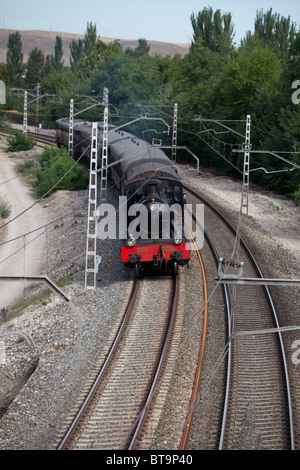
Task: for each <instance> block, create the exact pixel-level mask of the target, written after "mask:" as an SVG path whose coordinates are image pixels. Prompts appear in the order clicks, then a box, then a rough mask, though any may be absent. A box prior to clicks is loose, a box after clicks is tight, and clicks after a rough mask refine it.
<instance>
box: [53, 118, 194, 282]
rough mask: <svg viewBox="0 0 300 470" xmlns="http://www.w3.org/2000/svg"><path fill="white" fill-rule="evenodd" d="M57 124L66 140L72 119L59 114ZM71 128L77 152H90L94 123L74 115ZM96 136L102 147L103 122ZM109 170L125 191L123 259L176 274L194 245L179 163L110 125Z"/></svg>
mask: <svg viewBox="0 0 300 470" xmlns="http://www.w3.org/2000/svg"><path fill="white" fill-rule="evenodd" d="M56 129H57V143H58V144H59V145H65V146H67V145H68V139H69V119H67V118H63V119H59V120H58V121H57V122H56ZM73 129H74V131H73V135H74V137H73V139H74V140H73V148H74V156H80V155H82V154H83V153H84V154H85V158H87V157H88V156H89V148H90V145H91V132H92V124H91V123H90V122H87V121H84V120H75V121H74V127H73ZM98 140H99V146H100V149H101V146H102V141H103V123H100V122H99V123H98ZM99 154H100V155H101V151H100V152H98V155H99ZM98 168H99V166H98ZM107 174H108V178H109V179H110V180H112V181H113V182H114V184H115V185H116V186H117V187H118V189H119V192H120V195H123V196H126V197H127V208H128V230H129V231H128V233H127V237H126V240H125V241H124V246H123V247H122V249H121V257H122V261H123V262H124V263H125V265H126V266H128V267H130V268H134V269H135V271H136V274H137V275H139V273H140V270H141V269H144V268H145V267H146V266H152V267H155V268H156V269H158V270H160V271H163V272H172V273H173V274H175V275H176V274H177V272H178V265H185V264H187V263H188V261H189V258H190V245H189V243H187V242H186V239H185V236H184V229H183V227H184V200H183V190H182V185H181V182H180V179H179V177H178V173H177V168H176V165H174V163H173V162H172V161H171V160H170V159H169V158H168V157H167V155H166V154H165V153H164V152H163V151H162V149H160V148H159V147H156V146H153V145H151V144H149V143H148V142H146V141H145V140H142V139H140V138H138V137H135V136H134V135H132V134H130V133H128V132H125V131H123V130H122V129H118V128H117V127H116V126H112V125H110V126H109V128H108V173H107ZM142 212H143V215H144V218H143V221H144V222H145V223H143V224H142V223H141V214H142ZM137 214H138V216H137ZM145 214H146V216H145ZM145 217H146V218H145Z"/></svg>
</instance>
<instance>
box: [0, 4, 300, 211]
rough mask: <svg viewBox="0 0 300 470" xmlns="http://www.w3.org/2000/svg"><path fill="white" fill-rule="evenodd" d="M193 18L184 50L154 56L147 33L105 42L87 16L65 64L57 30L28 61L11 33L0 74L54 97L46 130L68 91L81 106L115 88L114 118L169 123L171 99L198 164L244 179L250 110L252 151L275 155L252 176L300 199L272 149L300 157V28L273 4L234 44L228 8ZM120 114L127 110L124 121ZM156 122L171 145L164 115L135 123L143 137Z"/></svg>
mask: <svg viewBox="0 0 300 470" xmlns="http://www.w3.org/2000/svg"><path fill="white" fill-rule="evenodd" d="M190 19H191V25H192V28H193V39H192V43H191V47H190V50H189V53H188V54H187V55H186V56H185V57H180V56H175V57H169V56H168V57H161V56H158V55H155V56H151V55H150V53H149V52H150V51H149V46H148V44H147V41H146V40H145V39H139V44H138V47H137V48H136V49H134V50H132V49H126V50H125V51H124V50H122V48H121V45H120V43H119V42H118V41H116V42H114V43H111V44H109V45H107V44H105V43H104V42H103V41H101V39H100V38H99V36H98V34H97V30H96V25H93V24H92V23H88V24H87V29H86V32H85V36H84V38H83V39H80V40H78V41H73V42H72V44H71V47H70V52H71V59H70V64H64V63H63V60H62V52H63V50H62V41H61V38H60V37H59V36H58V37H57V38H56V44H55V49H54V54H53V55H51V56H47V57H46V58H44V57H43V54H42V53H41V51H39V50H38V49H37V48H36V49H34V50H33V51H32V53H31V54H30V57H29V60H28V63H27V64H23V63H22V60H23V56H22V51H21V45H22V42H21V37H20V35H19V34H18V33H15V34H12V35H11V36H10V39H9V44H8V55H7V64H0V79H2V80H6V81H7V82H8V83H9V84H10V85H11V86H12V87H16V86H23V87H27V88H29V89H31V90H32V89H34V88H35V87H36V85H37V82H39V83H40V84H41V87H42V90H43V93H48V94H51V95H55V97H51V99H48V100H46V101H45V102H44V103H43V104H41V114H40V115H41V119H42V121H43V126H44V127H45V126H47V125H48V126H53V124H54V122H55V120H56V119H57V118H58V117H62V116H66V115H68V113H69V102H70V99H71V98H74V99H75V97H76V106H77V107H78V108H79V106H81V109H83V108H86V107H88V106H89V105H90V103H91V100H89V101H86V96H90V97H93V98H94V99H96V100H98V101H102V97H103V89H104V87H107V88H108V90H109V101H110V103H112V104H113V105H114V106H115V107H116V108H118V111H119V113H118V116H120V117H119V118H118V120H116V122H114V123H116V124H123V123H125V122H128V121H130V120H131V119H128V116H130V117H131V116H132V115H134V116H138V115H140V113H141V112H148V113H149V114H150V116H151V117H154V116H155V117H158V116H160V117H164V118H165V120H169V124H170V125H172V114H173V110H172V106H173V105H174V103H178V110H179V115H178V143H179V144H180V145H182V146H187V147H189V148H190V150H191V151H192V152H194V153H195V154H196V155H197V156H199V157H200V160H201V162H200V163H201V166H202V167H203V166H214V167H217V169H218V170H219V172H222V173H226V174H229V175H231V176H234V177H239V178H240V174H239V173H238V172H237V171H236V169H235V168H238V169H239V170H240V171H242V164H243V155H242V154H241V153H234V152H233V151H232V150H233V148H236V144H239V145H241V144H242V143H243V141H244V137H243V136H244V135H245V119H246V116H247V115H248V114H250V115H251V143H252V147H253V149H255V150H261V151H265V152H268V151H272V152H273V154H270V153H260V154H259V153H253V154H251V169H256V168H265V169H266V170H267V172H265V171H263V170H257V171H253V172H251V180H252V181H255V182H257V183H259V184H261V185H264V186H266V187H268V188H270V189H275V190H277V191H280V192H281V193H282V194H284V195H286V196H288V197H290V198H292V199H293V200H294V202H295V204H299V199H300V196H299V192H300V189H299V188H300V176H299V170H298V169H295V170H294V171H286V170H291V169H292V167H291V165H290V164H288V163H287V162H285V161H283V160H281V159H279V158H277V157H275V156H274V153H277V154H278V152H286V153H280V155H282V156H285V158H287V159H288V160H289V161H290V162H294V163H296V164H298V165H299V164H300V158H299V153H298V152H299V151H300V149H299V144H300V105H297V104H295V103H294V102H293V101H292V93H293V91H295V90H293V89H292V83H293V82H294V81H297V80H300V32H299V30H298V29H297V27H296V25H295V23H294V22H293V21H292V19H291V18H290V17H288V18H285V17H283V16H281V15H279V14H277V13H274V12H273V10H272V9H269V10H268V11H267V12H264V11H263V10H261V11H258V12H257V14H256V18H254V32H253V33H251V32H246V34H245V37H244V38H243V39H242V41H241V44H240V45H239V47H237V46H236V44H235V43H234V24H233V20H234V18H232V15H231V13H230V12H227V13H221V11H220V10H216V11H213V10H212V8H203V9H202V11H199V12H194V13H191V15H190ZM298 88H299V89H300V87H298ZM81 97H82V98H81ZM80 100H82V101H80ZM84 100H85V101H84ZM137 103H142V104H143V107H138V106H137ZM146 105H147V106H151V107H148V108H147V107H144V106H146ZM6 106H7V109H18V110H19V111H21V112H22V106H23V100H22V96H21V97H18V96H14V95H13V94H9V95H8V99H7V105H6ZM154 109H155V110H157V109H158V110H161V114H159V115H158V114H157V113H156V114H154ZM30 112H31V113H32V114H33V115H35V104H31V105H29V113H30ZM101 113H102V111H100V109H99V107H96V108H92V109H91V110H90V111H88V112H87V113H85V115H84V117H85V118H86V119H89V120H91V121H92V120H100V119H101V117H100V118H99V115H100V116H101ZM122 115H124V116H127V117H124V118H123V119H122V117H121V116H122ZM167 115H169V117H168V116H167ZM195 115H196V118H195ZM200 116H201V117H200ZM111 119H112V120H113V118H111ZM205 119H206V120H207V119H208V120H209V123H208V124H207V123H206V121H205ZM224 120H231V121H233V122H230V123H229V124H228V127H230V128H231V129H234V130H235V132H237V134H236V133H233V132H229V129H227V128H226V127H225V128H224V126H222V125H220V124H219V123H220V122H223V121H224ZM206 124H207V125H206ZM154 126H155V130H156V132H157V133H158V135H157V137H158V138H161V139H163V141H164V143H165V144H166V145H170V144H171V136H167V134H166V133H165V126H164V125H163V124H159V122H158V121H156V122H155V124H153V122H151V123H150V124H149V122H145V121H140V122H138V123H137V124H135V126H134V127H131V129H132V130H133V131H134V132H137V133H140V134H141V133H142V131H145V130H147V129H149V128H153V127H154ZM141 135H142V134H141ZM144 135H145V136H147V135H149V136H150V134H149V133H147V134H144ZM155 136H156V135H155ZM212 148H213V149H215V151H214V150H212ZM217 152H218V153H217ZM221 156H222V157H223V158H221ZM179 158H182V159H183V160H184V161H189V162H191V161H190V160H188V158H189V157H188V156H187V155H186V156H184V155H181V154H180V156H179ZM66 162H69V163H68V165H67V163H66ZM58 167H60V168H61V171H66V169H68V168H69V167H70V160H68V159H67V156H65V158H61V159H59V160H58V161H57V162H56V160H55V163H54V164H53V165H52V164H50V162H49V164H48V163H47V164H46V165H45V169H44V168H43V170H41V173H40V174H39V183H38V186H39V188H40V189H39V192H40V193H41V192H44V191H46V190H47V189H46V188H49V185H47V184H46V183H47V180H48V181H49V182H50V183H49V184H50V187H51V185H53V184H54V183H56V182H57V179H56V180H55V178H58V177H59V175H60V174H61V173H60V172H59V171H58ZM75 168H77V166H76V167H75ZM76 171H77V170H76ZM47 172H48V173H47ZM72 172H73V170H72ZM72 172H71V173H70V177H71V175H72V174H73V173H72ZM74 172H75V169H74ZM78 177H79V179H80V178H81V176H78ZM67 182H68V183H67ZM66 183H67V184H66ZM73 183H74V181H73ZM68 184H69V180H68V179H67V178H66V179H65V180H64V181H63V182H62V185H65V187H66V188H68V189H69V187H68ZM74 186H76V184H74ZM58 187H60V184H59V186H58Z"/></svg>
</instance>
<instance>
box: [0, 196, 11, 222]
mask: <svg viewBox="0 0 300 470" xmlns="http://www.w3.org/2000/svg"><path fill="white" fill-rule="evenodd" d="M10 214H11V205H10V204H9V202H8V201H7V200H6V199H5V198H3V197H2V196H0V216H1V217H2V219H7V217H9V216H10Z"/></svg>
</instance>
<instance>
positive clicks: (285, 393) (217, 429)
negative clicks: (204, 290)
mask: <svg viewBox="0 0 300 470" xmlns="http://www.w3.org/2000/svg"><path fill="white" fill-rule="evenodd" d="M185 189H186V191H187V192H188V194H189V198H190V199H193V200H194V201H196V202H199V200H201V202H202V203H204V204H205V230H206V243H207V245H208V247H206V249H204V250H203V251H204V252H205V251H206V252H207V253H208V251H210V253H213V258H214V262H215V263H217V260H218V258H219V257H220V256H222V257H224V256H225V257H226V258H227V259H230V258H231V256H232V247H233V245H234V240H235V237H236V233H235V230H234V228H233V227H232V226H231V225H230V224H229V222H228V221H227V220H226V219H224V217H223V216H221V214H220V213H218V212H217V211H216V210H215V209H214V208H213V207H212V206H211V205H210V204H209V203H208V201H206V200H204V199H203V198H202V197H201V196H199V195H198V194H197V193H195V192H194V191H192V190H191V189H190V188H185ZM239 244H240V246H239V249H238V251H239V256H240V259H242V260H243V261H244V263H245V266H244V275H245V277H262V273H261V271H260V269H259V267H258V265H257V263H256V261H255V259H254V257H253V255H252V253H251V252H250V250H249V248H248V247H247V245H246V244H245V243H244V242H243V240H242V239H241V240H239ZM205 256H209V255H208V254H206V255H205ZM206 262H207V264H208V263H211V257H210V260H209V261H208V260H207V261H206ZM222 289H224V291H223V300H224V302H225V306H226V308H225V307H224V308H223V310H224V313H225V312H227V313H226V315H227V318H226V325H227V326H226V328H227V334H226V335H225V337H224V328H223V329H222V334H221V335H220V339H221V338H222V342H223V345H222V344H221V343H220V344H219V346H218V348H219V351H222V348H223V351H226V357H227V363H226V365H225V362H224V360H223V361H221V364H220V365H219V366H218V367H219V369H220V371H221V372H220V376H221V379H220V378H219V379H216V383H218V387H219V395H222V396H224V401H222V402H221V401H219V403H218V409H219V411H218V413H217V414H218V415H219V417H218V416H215V417H214V418H212V417H211V415H210V425H211V429H210V434H211V435H212V436H213V438H212V439H211V441H209V443H208V442H207V444H206V448H208V447H210V446H211V448H219V449H293V448H294V429H293V414H292V405H291V392H290V385H289V377H288V370H287V361H286V355H285V351H284V347H283V341H282V338H281V335H280V333H272V334H259V335H258V334H252V333H254V332H256V331H257V330H265V329H272V328H274V327H275V328H276V327H278V326H279V322H278V318H277V313H276V310H275V307H274V304H273V301H272V298H271V295H270V292H269V290H268V288H266V287H262V286H251V287H240V286H239V287H238V289H237V288H236V287H233V288H232V287H231V288H230V289H229V288H228V287H226V285H224V286H222ZM217 321H219V319H218V320H217ZM214 328H215V329H214V333H215V334H217V331H218V329H217V328H216V325H215V327H214ZM232 338H234V339H233V340H230V339H232ZM214 348H216V345H214ZM224 357H225V353H224ZM211 373H212V372H211V369H210V370H208V371H206V372H205V374H208V377H207V376H206V375H205V374H204V378H203V382H204V383H203V384H202V387H203V389H202V390H201V391H200V392H198V400H199V394H200V396H201V395H202V394H204V393H205V391H204V389H205V387H206V386H207V387H208V385H205V383H208V382H210V381H211V380H212V378H211V377H210V375H211ZM225 383H226V386H224V384H225ZM222 384H223V385H222ZM208 393H209V389H208ZM197 412H198V413H205V411H204V409H203V406H202V407H201V405H199V406H198V410H197V411H196V413H197ZM213 413H215V411H214V412H213ZM221 415H222V418H220V416H221ZM200 421H201V420H200ZM213 422H215V425H214V426H212V423H213ZM204 428H205V426H203V423H200V424H199V423H198V424H194V425H193V429H192V431H191V439H190V443H189V444H188V443H186V446H185V448H187V447H189V448H190V449H195V448H201V444H200V443H199V437H200V436H201V434H203V429H204ZM213 428H214V429H213ZM207 432H208V431H207Z"/></svg>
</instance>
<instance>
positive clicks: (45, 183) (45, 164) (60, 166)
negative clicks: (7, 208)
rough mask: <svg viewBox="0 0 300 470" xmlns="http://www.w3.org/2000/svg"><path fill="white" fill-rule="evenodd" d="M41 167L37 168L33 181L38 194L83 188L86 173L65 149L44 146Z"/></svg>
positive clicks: (86, 179) (86, 181)
mask: <svg viewBox="0 0 300 470" xmlns="http://www.w3.org/2000/svg"><path fill="white" fill-rule="evenodd" d="M40 164H41V169H40V170H37V172H36V176H37V181H36V182H35V183H34V186H35V189H36V192H37V194H38V196H44V195H46V194H47V195H50V194H52V193H53V192H54V191H57V190H59V189H65V190H69V191H72V190H79V189H85V188H86V187H87V184H88V175H87V173H86V171H85V169H84V168H83V167H82V166H81V165H79V164H76V163H75V162H74V160H72V159H71V158H70V157H69V156H68V153H67V151H66V150H65V149H59V148H56V147H46V148H45V150H44V152H43V153H42V155H41V159H40Z"/></svg>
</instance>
